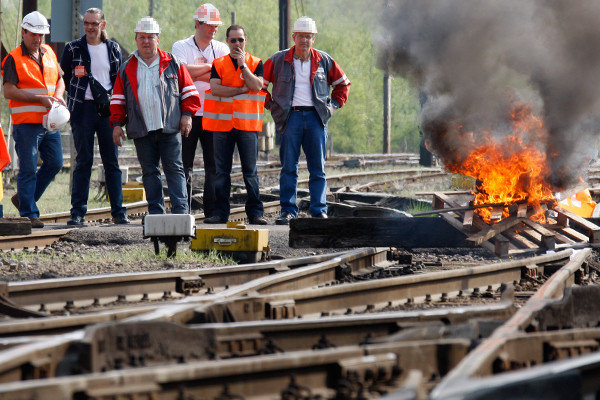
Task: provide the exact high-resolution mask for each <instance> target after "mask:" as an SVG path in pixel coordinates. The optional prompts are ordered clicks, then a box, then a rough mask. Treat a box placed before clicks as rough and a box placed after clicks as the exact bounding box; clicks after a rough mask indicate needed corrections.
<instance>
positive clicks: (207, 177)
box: [181, 117, 217, 217]
mask: <svg viewBox="0 0 600 400" xmlns="http://www.w3.org/2000/svg"><path fill="white" fill-rule="evenodd" d="M198 141H200V145H201V146H202V158H203V159H204V193H203V194H202V199H203V209H204V216H205V217H211V216H212V215H213V214H214V212H215V177H216V174H217V168H216V166H215V147H214V144H213V133H212V132H211V131H205V130H203V129H202V117H192V130H191V132H190V134H189V135H188V137H182V138H181V155H182V158H183V171H184V172H185V181H186V186H187V194H188V199H189V201H190V209H191V202H192V173H193V171H194V157H195V156H196V146H197V144H198Z"/></svg>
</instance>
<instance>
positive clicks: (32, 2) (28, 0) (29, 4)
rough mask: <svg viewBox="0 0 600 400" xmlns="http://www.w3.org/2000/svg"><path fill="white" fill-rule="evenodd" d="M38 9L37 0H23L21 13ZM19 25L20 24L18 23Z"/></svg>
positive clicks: (25, 13)
mask: <svg viewBox="0 0 600 400" xmlns="http://www.w3.org/2000/svg"><path fill="white" fill-rule="evenodd" d="M37 9H38V2H37V0H23V8H22V10H23V15H24V16H25V15H27V14H29V13H30V12H32V11H37ZM19 25H21V24H19Z"/></svg>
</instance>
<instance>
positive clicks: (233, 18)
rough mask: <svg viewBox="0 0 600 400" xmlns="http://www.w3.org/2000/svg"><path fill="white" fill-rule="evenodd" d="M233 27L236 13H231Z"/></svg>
mask: <svg viewBox="0 0 600 400" xmlns="http://www.w3.org/2000/svg"><path fill="white" fill-rule="evenodd" d="M231 25H235V11H232V12H231Z"/></svg>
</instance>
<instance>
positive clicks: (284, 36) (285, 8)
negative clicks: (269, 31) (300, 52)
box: [279, 0, 290, 50]
mask: <svg viewBox="0 0 600 400" xmlns="http://www.w3.org/2000/svg"><path fill="white" fill-rule="evenodd" d="M288 47H290V0H279V50H285V49H287V48H288Z"/></svg>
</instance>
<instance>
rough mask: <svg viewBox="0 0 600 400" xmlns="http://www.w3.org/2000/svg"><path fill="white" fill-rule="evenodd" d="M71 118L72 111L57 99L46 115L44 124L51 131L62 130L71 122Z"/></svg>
mask: <svg viewBox="0 0 600 400" xmlns="http://www.w3.org/2000/svg"><path fill="white" fill-rule="evenodd" d="M69 118H71V113H69V110H67V107H65V106H63V105H62V104H60V103H59V102H57V101H55V102H54V103H52V108H50V111H48V114H46V115H44V119H43V121H42V126H43V127H44V128H46V129H47V130H49V131H56V130H60V129H62V128H64V126H65V125H66V124H67V122H69Z"/></svg>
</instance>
